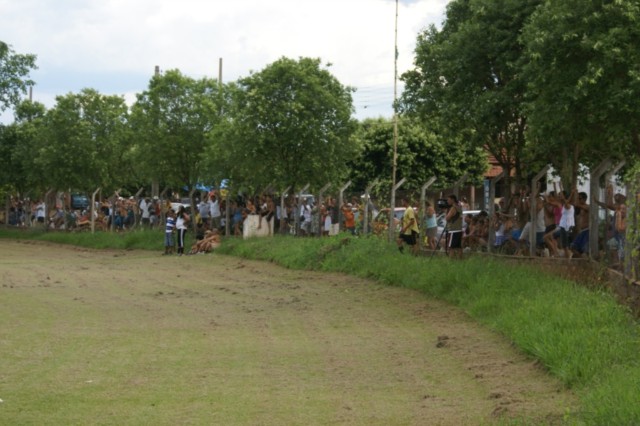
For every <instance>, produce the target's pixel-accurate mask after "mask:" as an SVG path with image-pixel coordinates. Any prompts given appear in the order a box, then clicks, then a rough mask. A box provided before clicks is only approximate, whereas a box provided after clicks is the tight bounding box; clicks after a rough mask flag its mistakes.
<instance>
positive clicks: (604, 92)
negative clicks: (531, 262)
mask: <svg viewBox="0 0 640 426" xmlns="http://www.w3.org/2000/svg"><path fill="white" fill-rule="evenodd" d="M638 20H640V3H638V1H636V0H620V1H604V2H603V1H592V0H566V1H557V2H554V1H546V2H544V3H543V4H542V5H541V7H539V8H538V9H537V10H536V12H535V13H534V14H533V16H532V18H531V20H530V22H529V23H528V24H527V25H526V27H525V28H524V31H523V35H522V40H523V42H524V43H525V44H526V52H525V53H526V56H525V58H526V60H525V61H524V67H523V76H524V77H525V78H526V79H527V81H528V89H527V92H528V95H527V101H528V103H527V114H528V117H529V124H530V134H531V136H532V138H533V140H535V145H534V147H535V153H536V155H537V156H544V158H546V159H547V160H548V161H549V162H551V163H553V164H554V166H555V167H556V168H557V169H558V170H560V171H561V172H562V176H563V178H565V179H567V180H570V181H572V182H575V181H576V176H577V173H578V164H579V163H583V164H587V165H593V164H597V163H598V162H599V161H601V160H602V159H603V158H606V157H619V158H623V157H627V158H628V157H629V156H632V155H637V153H638V152H640V138H639V130H640V104H639V103H638V98H639V97H640V50H639V49H638V46H639V45H640V26H639V25H638Z"/></svg>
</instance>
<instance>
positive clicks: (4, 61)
mask: <svg viewBox="0 0 640 426" xmlns="http://www.w3.org/2000/svg"><path fill="white" fill-rule="evenodd" d="M35 68H36V56H35V55H32V54H18V53H16V52H14V51H13V49H11V47H10V46H9V45H8V44H6V43H4V42H2V41H0V112H2V111H4V110H6V109H7V108H9V107H10V106H14V105H17V104H18V103H19V102H20V99H21V96H22V95H24V94H25V93H26V92H27V87H29V86H33V85H34V82H33V81H32V80H31V79H29V78H28V77H29V72H30V71H31V70H32V69H35Z"/></svg>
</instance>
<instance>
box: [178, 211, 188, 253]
mask: <svg viewBox="0 0 640 426" xmlns="http://www.w3.org/2000/svg"><path fill="white" fill-rule="evenodd" d="M189 219H190V217H189V215H188V214H187V211H186V209H185V208H184V206H182V205H181V206H180V208H178V214H177V215H176V230H177V231H178V256H182V255H183V254H184V237H185V235H186V233H187V223H188V222H189Z"/></svg>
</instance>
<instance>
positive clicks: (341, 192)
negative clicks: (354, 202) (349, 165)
mask: <svg viewBox="0 0 640 426" xmlns="http://www.w3.org/2000/svg"><path fill="white" fill-rule="evenodd" d="M350 186H351V181H349V182H347V183H345V184H344V185H343V186H342V188H340V192H339V194H338V232H340V231H341V230H342V221H343V220H344V217H343V215H342V204H343V203H344V191H346V190H347V188H348V187H350Z"/></svg>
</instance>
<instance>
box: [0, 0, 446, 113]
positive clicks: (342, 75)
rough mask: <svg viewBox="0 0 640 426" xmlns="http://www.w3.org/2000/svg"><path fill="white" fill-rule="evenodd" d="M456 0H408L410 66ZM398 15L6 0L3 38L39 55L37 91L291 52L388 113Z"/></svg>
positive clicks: (270, 6)
mask: <svg viewBox="0 0 640 426" xmlns="http://www.w3.org/2000/svg"><path fill="white" fill-rule="evenodd" d="M447 1H448V0H413V1H406V0H405V1H401V5H400V11H399V17H398V51H399V58H398V69H399V72H400V73H402V72H403V71H405V70H407V69H409V68H410V67H411V64H412V60H413V48H414V45H415V40H416V37H417V35H418V33H419V31H420V30H422V29H424V28H425V27H426V26H428V25H430V24H436V25H439V24H440V21H441V20H442V19H443V13H444V9H445V6H446V3H447ZM394 20H395V2H394V1H393V0H324V1H322V0H271V1H264V0H235V1H231V0H227V1H219V0H208V1H207V0H180V1H178V0H84V1H83V0H58V1H55V2H54V1H47V0H21V1H20V2H17V1H13V0H0V28H2V29H3V33H2V36H1V37H3V39H2V41H4V42H6V43H8V44H10V45H12V47H13V48H14V50H15V51H17V52H19V53H35V54H37V55H38V66H39V67H40V70H38V71H37V72H35V73H34V75H33V77H34V79H35V80H36V82H37V83H38V85H37V86H36V90H35V99H36V100H39V97H41V96H42V97H43V98H46V99H52V98H53V97H54V96H55V95H60V94H65V93H68V92H76V91H78V90H80V89H81V88H82V87H93V88H95V89H97V90H99V91H101V92H103V93H109V94H111V93H115V94H124V93H127V92H136V91H142V90H144V89H145V88H146V85H147V82H148V79H149V78H150V76H151V75H152V74H153V70H154V66H155V65H159V66H160V67H161V69H163V70H166V69H173V68H178V69H180V70H181V71H182V72H183V73H185V74H187V75H191V76H193V77H202V76H205V75H208V76H211V77H217V74H218V59H219V58H223V61H224V65H223V79H224V80H225V81H230V80H236V79H237V78H239V77H243V76H247V75H248V74H249V72H250V71H251V70H254V71H259V70H261V69H262V68H264V67H265V66H266V65H268V64H269V63H271V62H273V61H275V60H277V59H278V58H280V57H282V56H287V57H291V58H297V57H299V56H309V57H319V58H321V59H322V60H323V61H324V62H325V63H327V62H330V63H332V64H333V66H332V67H331V70H332V72H333V73H334V75H335V76H336V77H337V78H338V79H339V80H340V81H341V82H342V83H343V84H347V85H351V86H355V87H358V88H360V89H361V90H360V93H358V94H357V95H356V106H357V107H360V110H359V111H358V113H359V114H358V115H359V116H362V115H367V111H365V110H364V109H363V108H362V107H363V106H364V105H365V104H366V99H365V100H364V101H361V100H360V99H359V97H360V96H361V94H364V93H368V98H367V99H370V100H371V102H370V104H371V105H369V106H370V107H371V109H374V107H379V106H380V105H382V106H383V107H382V108H381V109H380V111H381V113H382V114H383V115H387V116H388V115H390V113H391V102H392V97H391V96H392V94H393V91H392V88H393V65H394V64H393V49H394ZM65 76H66V77H65ZM110 76H111V77H110ZM43 92H44V93H43ZM363 96H364V95H363ZM386 98H389V99H388V100H386ZM374 103H375V104H376V105H374Z"/></svg>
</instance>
